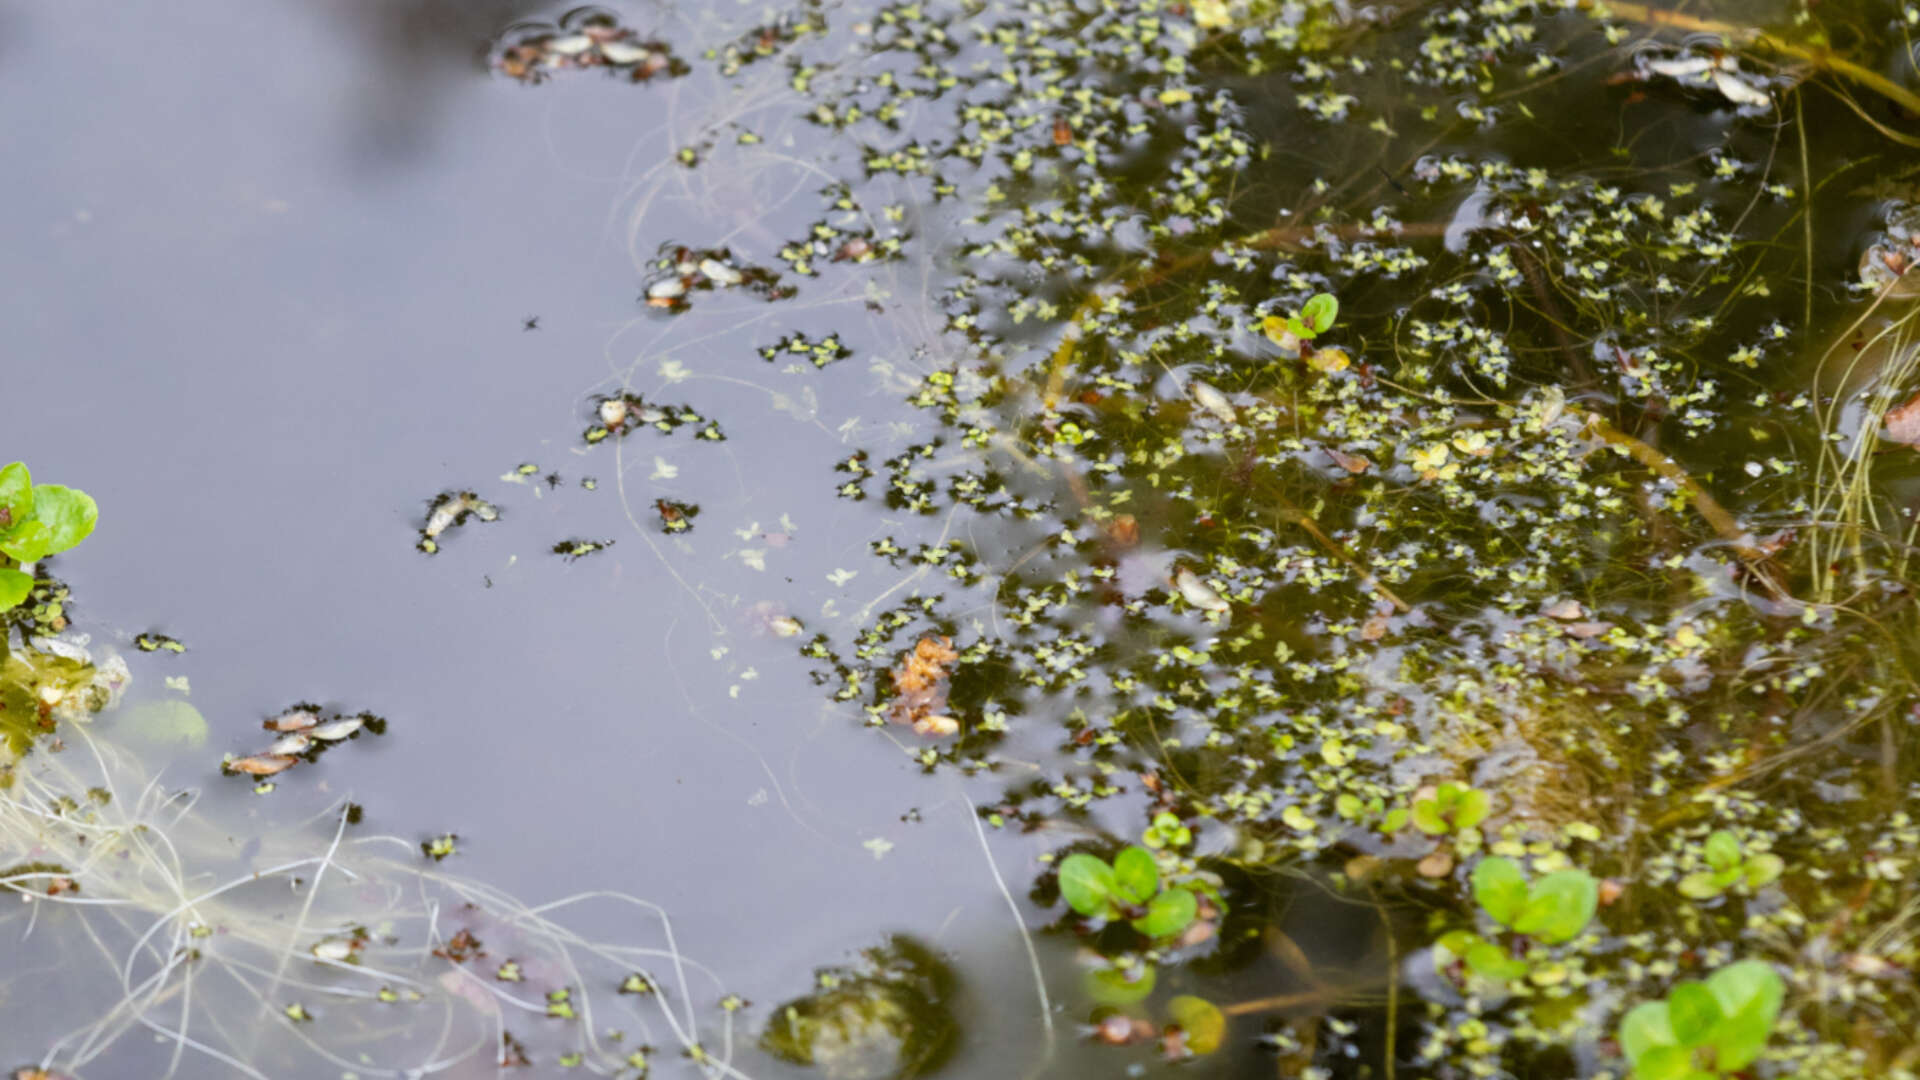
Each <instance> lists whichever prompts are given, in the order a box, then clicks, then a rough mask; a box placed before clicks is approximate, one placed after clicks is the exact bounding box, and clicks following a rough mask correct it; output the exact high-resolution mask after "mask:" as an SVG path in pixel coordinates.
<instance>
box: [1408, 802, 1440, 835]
mask: <svg viewBox="0 0 1920 1080" xmlns="http://www.w3.org/2000/svg"><path fill="white" fill-rule="evenodd" d="M1413 827H1414V828H1416V829H1419V830H1420V831H1421V832H1423V833H1426V834H1427V835H1428V836H1439V835H1441V834H1443V833H1445V832H1446V831H1447V819H1446V818H1445V817H1444V816H1442V815H1441V813H1440V803H1439V802H1438V801H1437V800H1434V799H1421V800H1420V801H1419V802H1417V803H1414V804H1413Z"/></svg>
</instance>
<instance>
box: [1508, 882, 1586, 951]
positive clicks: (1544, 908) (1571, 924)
mask: <svg viewBox="0 0 1920 1080" xmlns="http://www.w3.org/2000/svg"><path fill="white" fill-rule="evenodd" d="M1598 910H1600V882H1599V881H1598V880H1596V879H1595V878H1594V876H1593V875H1592V874H1589V873H1587V872H1586V871H1585V870H1556V871H1555V872H1553V873H1551V874H1548V875H1547V876H1546V877H1543V878H1541V879H1540V880H1539V881H1536V882H1534V883H1533V886H1532V887H1531V888H1529V889H1528V890H1527V900H1526V906H1525V909H1524V910H1523V911H1522V912H1521V913H1520V917H1519V918H1518V919H1515V920H1514V921H1513V924H1512V925H1513V928H1514V929H1515V930H1518V931H1519V932H1520V933H1522V934H1528V935H1531V936H1533V937H1537V938H1539V939H1540V940H1542V941H1544V942H1546V943H1547V944H1549V945H1557V944H1559V943H1560V942H1563V941H1569V940H1571V939H1572V938H1573V936H1574V935H1575V934H1578V933H1579V932H1580V931H1581V930H1583V929H1585V928H1586V925H1587V922H1588V921H1589V920H1591V919H1592V918H1593V913H1594V912H1596V911H1598Z"/></svg>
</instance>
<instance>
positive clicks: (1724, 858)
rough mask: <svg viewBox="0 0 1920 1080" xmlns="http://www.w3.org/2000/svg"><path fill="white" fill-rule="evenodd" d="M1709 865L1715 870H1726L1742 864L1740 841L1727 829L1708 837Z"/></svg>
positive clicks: (1707, 852) (1707, 853)
mask: <svg viewBox="0 0 1920 1080" xmlns="http://www.w3.org/2000/svg"><path fill="white" fill-rule="evenodd" d="M1706 856H1707V865H1708V866H1711V867H1713V868H1714V869H1715V870H1725V869H1727V868H1728V867H1730V866H1738V865H1739V864H1740V841H1739V840H1738V839H1736V838H1735V837H1734V835H1733V834H1732V833H1730V832H1728V831H1727V830H1725V829H1721V830H1719V831H1718V832H1715V833H1714V834H1713V835H1712V836H1709V837H1707V849H1706Z"/></svg>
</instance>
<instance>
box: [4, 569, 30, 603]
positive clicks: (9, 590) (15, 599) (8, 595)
mask: <svg viewBox="0 0 1920 1080" xmlns="http://www.w3.org/2000/svg"><path fill="white" fill-rule="evenodd" d="M31 595H33V575H32V574H23V573H21V572H20V571H18V570H12V569H8V568H7V567H0V611H5V610H7V609H8V608H11V607H18V606H19V605H20V602H21V601H22V600H25V599H26V598H27V597H29V596H31Z"/></svg>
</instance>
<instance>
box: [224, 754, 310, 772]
mask: <svg viewBox="0 0 1920 1080" xmlns="http://www.w3.org/2000/svg"><path fill="white" fill-rule="evenodd" d="M299 760H300V759H299V758H297V757H294V756H293V755H292V754H255V755H254V756H253V757H243V758H234V757H230V758H228V759H227V760H225V761H223V762H221V763H220V768H221V770H222V771H224V772H227V773H239V774H244V775H246V776H273V775H276V774H278V773H283V772H286V771H287V770H288V769H291V768H293V764H294V762H296V761H299Z"/></svg>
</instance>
